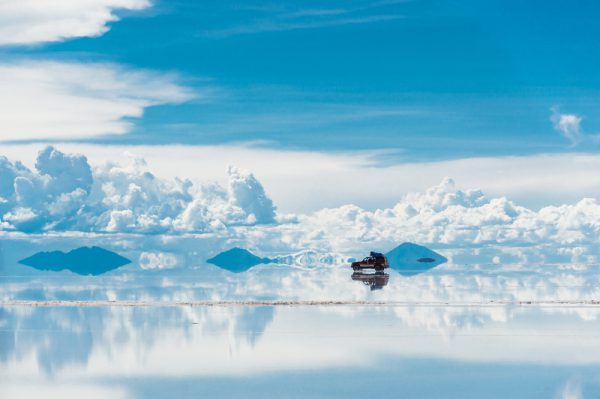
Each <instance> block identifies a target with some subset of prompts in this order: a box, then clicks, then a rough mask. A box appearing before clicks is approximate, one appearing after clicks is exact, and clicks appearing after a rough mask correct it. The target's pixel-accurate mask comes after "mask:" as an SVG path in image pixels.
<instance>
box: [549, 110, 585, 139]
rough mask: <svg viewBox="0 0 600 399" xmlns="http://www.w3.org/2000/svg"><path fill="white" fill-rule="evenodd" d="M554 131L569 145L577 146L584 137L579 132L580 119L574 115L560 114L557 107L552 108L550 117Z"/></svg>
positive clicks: (580, 131) (581, 132)
mask: <svg viewBox="0 0 600 399" xmlns="http://www.w3.org/2000/svg"><path fill="white" fill-rule="evenodd" d="M550 120H551V121H552V124H553V125H554V129H556V130H557V131H558V132H559V133H560V134H562V135H563V136H564V137H565V138H566V139H567V140H569V141H570V142H571V145H573V146H575V145H577V144H579V143H580V142H581V141H582V140H583V137H584V133H583V131H582V130H581V117H580V116H577V115H575V114H561V113H560V111H559V109H558V108H557V107H553V108H552V116H551V117H550Z"/></svg>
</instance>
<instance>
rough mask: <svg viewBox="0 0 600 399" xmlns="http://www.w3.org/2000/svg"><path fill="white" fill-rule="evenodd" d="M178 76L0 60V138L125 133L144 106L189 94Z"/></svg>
mask: <svg viewBox="0 0 600 399" xmlns="http://www.w3.org/2000/svg"><path fill="white" fill-rule="evenodd" d="M177 80H178V78H177V77H176V76H174V75H170V74H163V73H157V72H151V71H139V70H134V69H130V68H127V67H124V66H120V65H116V64H102V63H89V64H82V63H74V62H58V61H20V62H13V63H3V64H0V86H1V87H2V88H3V90H2V91H0V110H1V111H0V141H15V140H32V139H72V138H89V137H95V136H99V135H105V134H124V133H127V132H128V131H130V129H131V128H132V122H131V121H130V120H128V118H139V117H141V116H142V115H143V113H144V109H145V108H147V107H150V106H153V105H159V104H166V103H180V102H184V101H187V100H189V99H191V98H192V97H193V96H194V94H193V93H192V91H191V90H189V89H187V88H185V87H183V86H181V85H180V84H179V83H178V82H177Z"/></svg>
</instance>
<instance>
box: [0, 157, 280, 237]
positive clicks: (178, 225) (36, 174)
mask: <svg viewBox="0 0 600 399" xmlns="http://www.w3.org/2000/svg"><path fill="white" fill-rule="evenodd" d="M228 174H229V185H228V187H227V188H226V189H225V188H223V187H221V186H219V185H218V184H212V185H204V186H197V185H194V184H193V183H192V182H191V181H189V180H180V179H175V180H163V179H158V178H156V177H155V176H154V175H153V174H152V173H150V172H149V171H147V170H146V169H145V162H144V161H143V160H142V159H132V160H131V162H130V163H129V165H127V166H120V165H117V164H113V163H107V164H105V165H103V166H101V167H98V168H96V169H94V170H92V168H91V167H90V165H89V164H88V161H87V158H86V157H85V156H83V155H73V154H64V153H62V152H60V151H58V150H57V149H55V148H54V147H51V146H49V147H46V148H45V149H44V150H42V151H41V152H40V153H39V154H38V157H37V161H36V164H35V170H30V169H29V168H27V167H25V166H24V165H23V164H22V163H20V162H15V163H12V162H10V161H9V160H8V159H7V158H4V157H1V158H0V214H1V215H2V216H1V219H0V226H1V228H3V229H9V230H18V231H24V232H34V231H65V230H74V231H90V232H132V233H168V232H171V233H181V232H207V231H220V230H223V229H226V228H227V226H236V225H254V224H265V223H273V222H274V221H275V207H274V205H273V202H272V201H271V200H270V198H269V197H268V196H267V194H266V193H265V190H264V188H263V187H262V185H261V184H260V183H259V182H258V180H257V179H256V178H255V177H254V176H253V175H252V174H251V173H249V172H246V171H243V170H240V169H237V168H235V167H230V168H229V170H228Z"/></svg>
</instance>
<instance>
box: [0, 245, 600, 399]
mask: <svg viewBox="0 0 600 399" xmlns="http://www.w3.org/2000/svg"><path fill="white" fill-rule="evenodd" d="M102 240H105V241H102ZM136 240H137V239H136V238H132V237H127V238H126V239H124V240H123V241H121V243H120V244H119V243H118V242H117V241H118V240H115V239H114V238H111V239H106V238H102V237H99V238H91V237H86V238H85V239H82V238H80V237H71V238H64V237H61V238H56V237H54V238H52V237H40V238H39V240H31V239H28V240H21V239H15V238H11V239H10V240H3V241H0V251H1V255H2V256H1V257H0V260H1V262H2V263H1V264H0V266H1V268H0V269H1V270H2V280H1V285H0V289H1V291H0V295H1V298H0V301H1V303H0V315H1V318H0V323H1V324H0V397H2V398H30V397H40V396H43V397H49V398H55V397H56V398H70V397H76V398H83V397H85V398H96V397H97V398H108V397H109V398H167V397H178V398H197V397H205V396H208V397H223V398H232V397H244V398H248V397H257V398H258V397H261V398H262V397H282V398H286V397H293V398H307V397H308V398H311V397H328V398H329V397H339V398H349V397H361V398H362V397H389V398H397V397H405V398H424V397H435V398H456V397H461V398H544V399H546V398H582V397H583V398H594V397H598V396H599V395H600V372H599V370H600V317H599V316H600V306H598V305H597V302H596V301H597V299H598V298H600V268H599V267H598V265H595V264H570V263H569V264H560V263H552V264H549V263H510V264H509V263H507V264H490V263H477V262H471V263H469V262H460V263H459V262H456V261H454V262H453V261H450V262H449V263H447V264H444V265H441V266H439V267H436V268H435V269H433V270H430V271H427V272H425V273H421V274H418V275H415V276H411V277H406V276H402V275H400V274H399V273H397V272H395V271H389V272H388V274H389V282H388V283H387V285H385V286H384V287H382V288H381V289H379V290H371V289H370V287H369V286H367V285H365V284H363V283H362V282H361V281H353V280H352V278H351V275H352V271H351V270H349V268H348V267H347V265H346V264H343V263H339V262H336V261H329V260H331V259H334V260H335V259H337V258H336V256H334V255H331V256H329V257H327V255H326V254H325V255H322V256H320V257H319V256H314V254H313V255H310V254H309V255H307V254H301V255H294V256H291V255H290V258H291V259H292V261H291V262H289V264H264V265H262V264H261V265H258V266H255V267H253V268H251V269H250V270H248V271H247V272H244V273H230V272H228V271H225V270H221V269H219V268H217V267H215V266H213V265H210V264H207V263H206V262H205V261H204V259H205V258H208V257H209V256H210V255H212V254H213V253H214V252H215V251H216V250H215V249H211V250H207V255H204V254H203V253H201V252H199V250H198V248H199V247H201V245H207V244H206V243H205V242H204V241H203V240H199V239H190V238H185V237H184V238H180V239H170V240H171V241H169V242H168V243H167V244H165V245H166V246H168V247H169V252H170V253H171V254H175V255H176V257H178V258H177V259H179V260H178V262H179V263H176V264H175V266H174V267H168V268H161V267H155V268H147V267H146V268H144V266H145V265H144V264H143V262H142V261H141V259H143V256H142V255H141V254H142V253H143V252H148V251H155V252H157V251H160V250H162V251H164V250H165V248H164V247H160V246H157V244H156V242H152V243H151V244H148V243H147V242H146V240H147V239H146V238H140V239H139V240H140V241H139V242H138V241H136ZM178 240H179V241H178ZM98 242H100V243H101V244H103V246H105V247H107V248H110V249H111V250H116V251H117V252H118V253H120V254H122V255H124V256H127V257H128V258H130V259H132V263H131V264H129V265H126V266H123V267H121V268H119V269H116V270H113V271H110V272H108V273H106V274H102V275H100V276H81V275H77V274H74V273H71V272H69V271H66V270H65V271H60V272H51V271H39V270H35V269H32V268H28V267H26V266H23V265H20V264H18V260H19V259H22V258H24V257H26V256H30V255H32V254H33V253H35V252H36V251H41V250H56V249H59V250H70V249H72V248H75V247H77V246H79V245H89V244H90V243H96V244H97V243H98ZM123 242H125V243H126V244H123ZM132 243H133V245H132ZM196 244H198V245H196ZM159 248H160V249H159ZM192 248H194V249H192ZM211 251H212V253H208V252H211ZM467 252H468V250H463V253H462V255H461V256H459V257H455V259H456V258H459V259H465V258H466V257H468V255H469V254H468V253H467ZM261 255H264V256H272V255H273V254H261ZM473 257H475V258H476V257H477V254H473ZM324 260H325V261H324ZM172 264H173V263H170V265H172ZM146 266H147V265H146ZM73 301H85V302H84V304H85V305H86V306H79V305H80V304H75V303H74V302H73ZM290 302H291V303H293V305H289V303H290ZM190 303H192V304H191V305H190ZM244 303H245V304H244ZM328 303H333V304H328ZM248 304H251V305H248ZM32 305H44V306H32ZM74 305H77V306H74Z"/></svg>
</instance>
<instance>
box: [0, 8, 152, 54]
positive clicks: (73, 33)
mask: <svg viewBox="0 0 600 399" xmlns="http://www.w3.org/2000/svg"><path fill="white" fill-rule="evenodd" d="M149 6H150V1H149V0H52V1H47V0H18V1H1V2H0V45H30V44H37V43H47V42H56V41H62V40H66V39H70V38H77V37H95V36H100V35H102V34H103V33H105V32H107V31H108V30H109V27H108V25H107V24H108V23H109V22H114V21H117V20H118V19H119V18H118V17H117V15H116V14H115V10H119V9H126V10H142V9H144V8H147V7H149Z"/></svg>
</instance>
